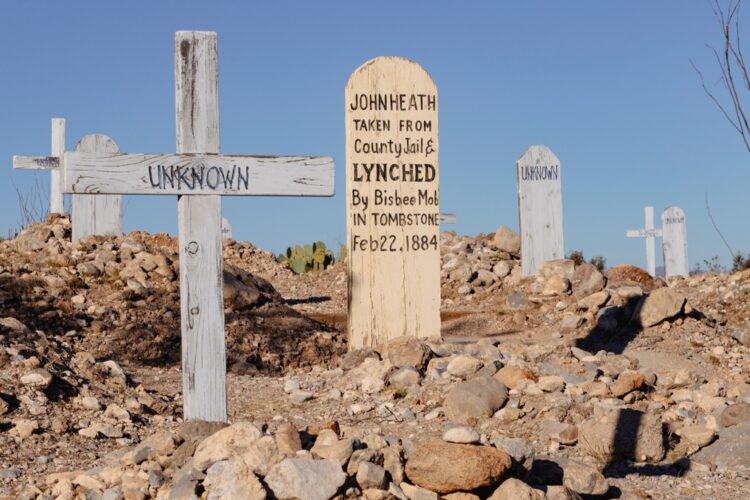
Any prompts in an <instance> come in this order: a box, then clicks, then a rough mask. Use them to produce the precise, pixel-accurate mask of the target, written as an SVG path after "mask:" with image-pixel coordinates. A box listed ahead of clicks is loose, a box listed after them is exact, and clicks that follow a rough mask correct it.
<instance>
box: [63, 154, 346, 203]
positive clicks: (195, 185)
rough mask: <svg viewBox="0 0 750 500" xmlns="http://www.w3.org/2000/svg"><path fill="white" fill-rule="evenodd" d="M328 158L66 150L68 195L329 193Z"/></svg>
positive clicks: (331, 166)
mask: <svg viewBox="0 0 750 500" xmlns="http://www.w3.org/2000/svg"><path fill="white" fill-rule="evenodd" d="M334 173H335V172H334V161H333V158H331V157H330V156H323V157H315V156H234V155H225V156H220V155H217V154H197V153H190V154H84V153H66V154H65V190H66V191H68V192H71V193H98V194H104V193H109V194H113V193H117V194H175V195H181V194H220V195H243V196H247V195H255V196H263V195H275V196H332V195H333V193H334Z"/></svg>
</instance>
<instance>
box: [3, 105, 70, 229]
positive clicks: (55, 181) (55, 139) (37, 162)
mask: <svg viewBox="0 0 750 500" xmlns="http://www.w3.org/2000/svg"><path fill="white" fill-rule="evenodd" d="M51 142H52V146H51V151H50V156H14V157H13V168H19V169H28V170H49V213H51V214H64V213H65V203H64V196H63V191H62V182H61V178H60V168H59V167H60V157H62V155H63V153H64V152H65V119H64V118H52V141H51Z"/></svg>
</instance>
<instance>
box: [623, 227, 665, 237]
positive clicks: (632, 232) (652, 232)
mask: <svg viewBox="0 0 750 500" xmlns="http://www.w3.org/2000/svg"><path fill="white" fill-rule="evenodd" d="M625 236H627V237H628V238H645V237H646V236H656V237H661V229H628V230H627V231H625Z"/></svg>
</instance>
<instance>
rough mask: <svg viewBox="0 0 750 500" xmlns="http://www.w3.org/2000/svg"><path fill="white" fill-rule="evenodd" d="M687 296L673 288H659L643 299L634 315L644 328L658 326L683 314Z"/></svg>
mask: <svg viewBox="0 0 750 500" xmlns="http://www.w3.org/2000/svg"><path fill="white" fill-rule="evenodd" d="M685 302H687V299H685V296H684V295H682V294H681V293H680V292H678V291H676V290H672V289H671V288H666V287H665V288H657V289H656V290H653V291H652V292H651V293H650V294H649V295H646V296H645V297H643V298H642V299H641V301H640V303H639V304H638V307H637V308H636V311H635V313H634V315H633V317H634V319H637V320H639V321H640V323H641V325H643V326H644V327H649V326H654V325H658V324H659V323H661V322H662V321H665V320H668V319H671V318H674V317H675V316H677V315H679V314H681V313H682V308H683V307H684V305H685Z"/></svg>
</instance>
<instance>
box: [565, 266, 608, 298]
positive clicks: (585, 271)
mask: <svg viewBox="0 0 750 500" xmlns="http://www.w3.org/2000/svg"><path fill="white" fill-rule="evenodd" d="M570 284H571V286H572V288H573V296H574V297H575V298H577V299H582V298H584V297H588V296H589V295H592V294H594V293H598V292H600V291H601V290H604V286H605V285H606V284H607V280H606V278H605V277H604V275H603V274H602V273H600V272H599V270H598V269H597V268H596V266H594V265H593V264H588V263H584V264H581V265H580V266H578V267H577V268H576V269H575V271H573V276H572V277H571V278H570Z"/></svg>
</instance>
